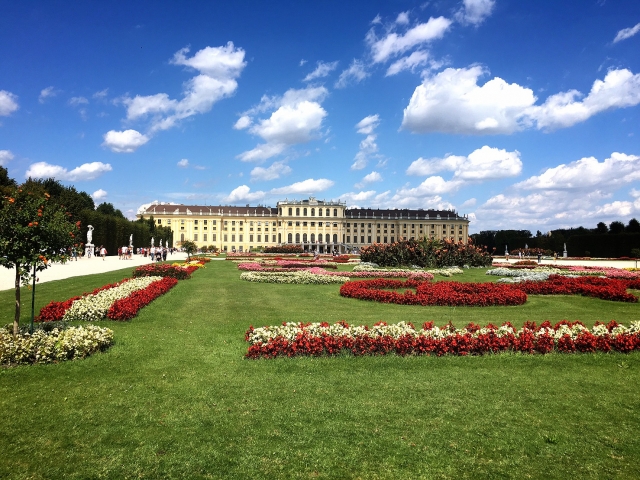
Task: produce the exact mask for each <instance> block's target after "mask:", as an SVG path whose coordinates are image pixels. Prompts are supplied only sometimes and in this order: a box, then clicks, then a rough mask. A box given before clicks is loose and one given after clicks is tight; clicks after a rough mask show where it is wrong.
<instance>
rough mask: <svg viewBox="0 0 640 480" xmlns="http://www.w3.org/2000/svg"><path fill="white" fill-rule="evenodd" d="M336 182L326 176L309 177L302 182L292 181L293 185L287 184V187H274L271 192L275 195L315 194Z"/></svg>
mask: <svg viewBox="0 0 640 480" xmlns="http://www.w3.org/2000/svg"><path fill="white" fill-rule="evenodd" d="M334 183H335V182H333V181H332V180H329V179H326V178H319V179H318V180H315V179H313V178H309V179H307V180H303V181H302V182H296V183H292V184H291V185H287V186H286V187H280V188H274V189H272V190H271V192H270V193H271V194H273V195H290V194H294V195H300V194H313V193H317V192H322V191H323V190H327V189H329V188H331V187H332V186H333V185H334Z"/></svg>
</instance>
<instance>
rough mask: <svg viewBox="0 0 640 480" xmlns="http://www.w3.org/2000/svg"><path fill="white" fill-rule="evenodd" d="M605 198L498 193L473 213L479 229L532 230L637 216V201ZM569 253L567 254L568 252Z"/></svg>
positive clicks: (584, 193)
mask: <svg viewBox="0 0 640 480" xmlns="http://www.w3.org/2000/svg"><path fill="white" fill-rule="evenodd" d="M606 198H607V196H606V195H602V194H598V193H597V192H596V193H595V194H594V193H593V192H588V191H567V190H542V191H536V192H533V193H531V194H529V195H522V196H521V195H518V194H513V195H505V194H499V195H496V196H494V197H491V198H489V199H488V200H487V201H486V202H485V203H484V204H483V205H481V206H480V207H478V209H477V210H476V212H475V215H476V218H477V220H478V222H479V223H480V224H481V225H482V229H501V228H508V229H518V228H523V229H531V225H535V226H536V227H535V228H536V229H538V230H541V231H548V230H552V229H555V228H568V227H577V226H589V225H595V224H596V223H598V222H600V221H604V222H606V223H608V222H610V221H611V220H612V219H615V220H620V219H622V218H625V217H626V218H630V217H632V216H634V215H635V216H637V215H638V214H640V201H638V200H635V201H626V200H623V201H620V200H615V201H611V202H603V200H604V199H606ZM570 253H571V252H570Z"/></svg>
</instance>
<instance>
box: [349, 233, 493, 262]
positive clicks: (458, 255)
mask: <svg viewBox="0 0 640 480" xmlns="http://www.w3.org/2000/svg"><path fill="white" fill-rule="evenodd" d="M360 259H361V260H362V261H363V262H373V263H377V264H378V265H380V266H382V267H401V266H412V265H417V266H419V267H428V268H438V267H452V266H458V267H462V266H464V265H469V266H470V267H485V266H489V265H491V262H492V260H493V259H492V257H491V255H489V253H488V252H487V251H486V249H484V248H480V247H476V246H475V245H473V243H471V242H470V243H469V244H468V245H465V244H464V243H462V242H458V243H456V242H452V241H449V240H445V241H440V240H436V239H427V238H423V239H420V240H401V241H399V242H395V243H388V244H380V243H376V244H374V245H371V246H369V247H364V248H363V249H362V250H361V252H360Z"/></svg>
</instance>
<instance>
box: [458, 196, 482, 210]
mask: <svg viewBox="0 0 640 480" xmlns="http://www.w3.org/2000/svg"><path fill="white" fill-rule="evenodd" d="M476 203H478V200H477V199H475V198H470V199H469V200H465V201H464V202H462V205H460V208H471V207H475V206H476Z"/></svg>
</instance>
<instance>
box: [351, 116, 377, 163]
mask: <svg viewBox="0 0 640 480" xmlns="http://www.w3.org/2000/svg"><path fill="white" fill-rule="evenodd" d="M379 124H380V117H379V115H378V114H375V115H369V116H366V117H364V118H363V119H362V120H360V121H359V122H358V123H357V124H356V129H357V131H358V133H362V134H363V135H366V137H365V138H364V140H362V141H361V142H360V150H359V151H358V153H356V156H355V157H354V162H353V164H352V165H351V170H362V169H363V168H365V167H366V166H367V163H368V162H369V158H370V157H372V156H373V155H375V154H376V153H377V152H378V144H377V143H376V138H377V135H376V134H375V133H374V130H375V129H376V128H377V127H378V125H379Z"/></svg>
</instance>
